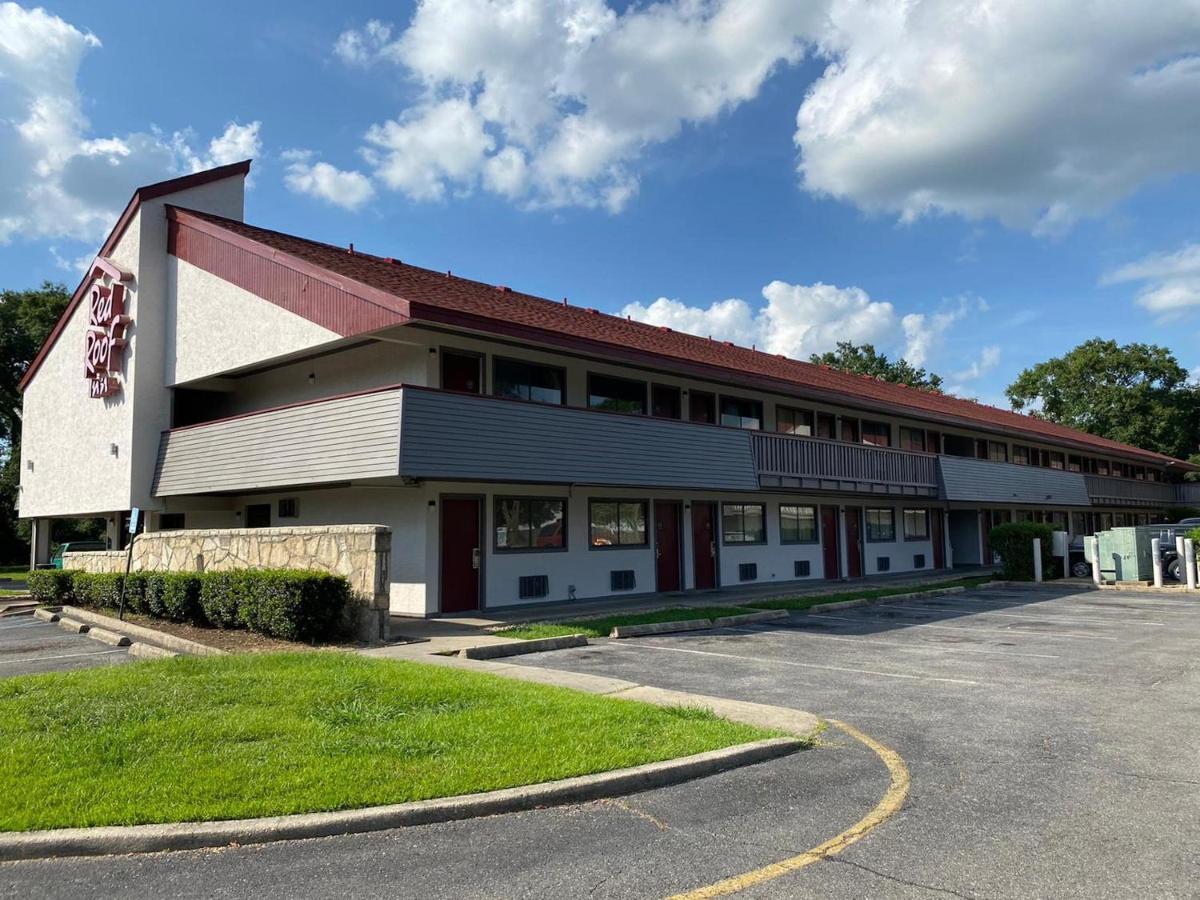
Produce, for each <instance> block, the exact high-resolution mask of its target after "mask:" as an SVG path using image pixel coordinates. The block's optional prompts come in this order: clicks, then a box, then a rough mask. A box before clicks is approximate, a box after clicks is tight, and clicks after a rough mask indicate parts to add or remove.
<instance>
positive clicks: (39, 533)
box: [29, 519, 52, 569]
mask: <svg viewBox="0 0 1200 900" xmlns="http://www.w3.org/2000/svg"><path fill="white" fill-rule="evenodd" d="M51 521H52V520H50V519H34V520H33V521H32V522H30V525H31V526H32V528H31V534H30V536H29V568H31V569H36V568H37V567H38V566H44V565H46V564H47V563H49V562H50V525H51Z"/></svg>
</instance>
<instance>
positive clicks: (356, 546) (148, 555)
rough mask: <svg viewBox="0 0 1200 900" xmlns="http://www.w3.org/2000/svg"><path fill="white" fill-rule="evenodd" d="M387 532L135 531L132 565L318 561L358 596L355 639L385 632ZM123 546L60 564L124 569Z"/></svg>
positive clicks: (175, 568)
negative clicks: (348, 584) (346, 583)
mask: <svg viewBox="0 0 1200 900" xmlns="http://www.w3.org/2000/svg"><path fill="white" fill-rule="evenodd" d="M391 550H392V532H391V529H390V528H387V527H385V526H383V525H309V526H296V527H292V528H198V529H194V530H183V531H152V532H148V533H146V534H139V535H138V536H137V538H136V539H135V541H134V544H133V566H132V568H133V571H135V572H206V571H212V572H216V571H226V570H229V569H317V570H319V571H322V572H330V573H332V574H334V575H343V576H345V577H346V579H347V580H348V581H349V582H350V589H351V590H352V591H353V593H354V598H355V600H356V601H357V606H356V609H355V610H354V618H355V622H354V626H355V630H356V633H357V636H358V638H359V639H360V640H367V641H381V640H387V637H388V634H387V628H388V582H389V579H390V567H391ZM125 556H126V554H125V552H124V551H120V550H99V551H93V552H84V553H67V554H65V555H64V556H63V567H64V568H66V569H75V570H78V571H83V572H124V571H125Z"/></svg>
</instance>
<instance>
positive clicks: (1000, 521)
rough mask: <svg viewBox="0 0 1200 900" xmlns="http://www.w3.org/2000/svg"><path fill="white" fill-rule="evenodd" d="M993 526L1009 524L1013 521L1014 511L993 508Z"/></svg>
mask: <svg viewBox="0 0 1200 900" xmlns="http://www.w3.org/2000/svg"><path fill="white" fill-rule="evenodd" d="M991 520H992V527H993V528H995V527H996V526H997V525H1007V524H1008V523H1009V522H1011V521H1012V513H1011V512H1009V511H1008V510H1007V509H993V510H992V513H991Z"/></svg>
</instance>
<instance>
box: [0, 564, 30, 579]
mask: <svg viewBox="0 0 1200 900" xmlns="http://www.w3.org/2000/svg"><path fill="white" fill-rule="evenodd" d="M28 577H29V566H0V581H6V580H11V581H24V580H25V579H26V578H28Z"/></svg>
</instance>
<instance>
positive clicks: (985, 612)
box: [876, 603, 1166, 628]
mask: <svg viewBox="0 0 1200 900" xmlns="http://www.w3.org/2000/svg"><path fill="white" fill-rule="evenodd" d="M880 607H883V608H885V609H913V610H917V611H918V612H934V613H947V612H955V611H958V612H962V613H965V614H966V615H970V616H1003V617H1004V618H1006V619H1033V620H1034V621H1036V622H1044V621H1046V620H1047V619H1056V620H1058V621H1060V622H1064V621H1065V622H1068V623H1070V622H1079V623H1080V624H1085V625H1110V626H1111V625H1117V626H1120V627H1125V626H1127V625H1148V626H1156V627H1161V628H1166V623H1165V622H1142V621H1138V620H1127V621H1126V620H1122V621H1118V622H1114V621H1112V620H1111V619H1088V618H1085V617H1083V616H1060V615H1055V614H1054V613H1047V614H1046V615H1044V616H1027V615H1025V614H1024V613H1008V612H997V611H996V610H991V609H974V610H972V609H959V608H957V607H946V606H910V605H908V604H907V603H903V604H902V603H880V604H878V606H876V609H878V608H880Z"/></svg>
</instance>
